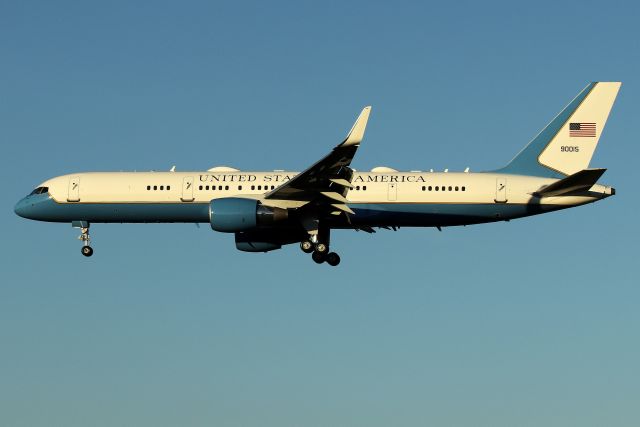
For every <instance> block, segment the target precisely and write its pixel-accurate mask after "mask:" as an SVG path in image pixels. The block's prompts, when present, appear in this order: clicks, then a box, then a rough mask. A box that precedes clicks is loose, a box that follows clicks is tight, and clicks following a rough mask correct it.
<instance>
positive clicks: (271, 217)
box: [209, 197, 289, 252]
mask: <svg viewBox="0 0 640 427" xmlns="http://www.w3.org/2000/svg"><path fill="white" fill-rule="evenodd" d="M288 217H289V215H288V211H287V210H286V209H281V208H274V207H271V206H264V205H262V204H261V203H260V202H259V201H257V200H254V199H243V198H241V197H225V198H222V199H215V200H212V201H211V203H209V223H210V224H211V228H212V229H214V230H215V231H221V232H224V233H237V232H240V231H250V230H255V229H257V228H258V227H261V226H268V225H273V224H275V223H277V222H281V221H285V220H287V218H288ZM238 249H239V248H238ZM275 249H279V248H275ZM260 252H264V251H260Z"/></svg>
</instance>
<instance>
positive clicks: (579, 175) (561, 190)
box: [535, 169, 606, 197]
mask: <svg viewBox="0 0 640 427" xmlns="http://www.w3.org/2000/svg"><path fill="white" fill-rule="evenodd" d="M605 171H606V169H584V170H581V171H580V172H576V173H574V174H573V175H569V176H568V177H566V178H563V179H561V180H559V181H556V182H554V183H553V184H551V185H548V186H546V187H544V188H543V189H541V190H539V191H537V192H536V193H535V194H536V195H537V196H540V197H553V196H561V195H563V194H567V193H573V192H577V191H588V190H589V189H590V188H591V187H593V186H594V185H595V184H596V183H597V182H598V180H599V179H600V177H601V176H602V174H604V173H605Z"/></svg>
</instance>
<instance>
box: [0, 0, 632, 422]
mask: <svg viewBox="0 0 640 427" xmlns="http://www.w3.org/2000/svg"><path fill="white" fill-rule="evenodd" d="M134 3H136V4H134ZM639 12H640V9H639V7H638V4H637V2H625V3H606V4H605V3H602V2H591V1H581V2H555V1H554V2H528V3H526V4H525V3H523V4H517V3H514V2H465V1H463V2H453V3H451V4H447V3H446V2H438V3H433V4H428V3H426V2H416V3H405V2H371V1H367V2H306V1H305V2H302V1H296V2H234V3H233V4H228V3H214V2H206V1H180V2H165V1H158V2H146V3H141V2H129V1H113V2H87V1H77V2H64V1H56V2H49V1H41V2H34V1H20V2H2V3H1V4H0V147H1V149H2V157H1V158H2V167H1V168H0V174H1V175H0V177H1V179H2V182H4V183H5V196H4V198H3V199H4V201H3V202H2V209H1V210H0V227H2V236H3V237H2V244H1V245H0V260H1V265H2V268H1V284H0V424H1V425H3V426H12V427H13V426H16V427H17V426H29V427H33V426H47V427H54V426H65V427H72V426H83V427H84V426H88V425H90V426H177V425H180V426H203V425H215V426H274V427H275V426H277V427H284V426H328V425H337V426H390V425H397V426H415V425H439V426H471V425H472V426H541V425H545V426H567V425H580V426H602V425H616V426H637V425H638V424H640V413H639V412H638V403H639V402H640V383H639V381H638V378H639V377H640V366H639V363H638V361H639V360H640V310H639V309H638V307H639V300H640V285H639V283H640V280H639V279H638V271H639V263H638V238H639V236H640V233H639V232H640V226H639V225H638V224H639V223H638V212H639V211H640V202H639V201H638V197H637V194H638V183H639V182H640V180H639V166H638V164H639V162H640V149H639V148H638V147H639V145H638V139H639V133H640V132H639V131H638V116H639V114H640V110H639V108H638V95H639V88H638V84H637V82H638V78H637V77H638V75H639V73H640V58H639V52H640V46H639V41H640V31H639V30H638V22H639V20H640V13H639ZM592 80H616V81H617V80H620V81H622V82H623V86H622V89H621V92H620V95H619V97H618V100H617V103H616V105H615V106H614V109H613V112H612V115H611V117H610V119H609V122H608V124H607V129H606V130H605V132H604V135H603V137H602V138H601V140H600V146H599V149H598V151H597V152H596V154H595V157H594V160H593V162H592V163H591V165H592V166H594V167H607V168H609V171H608V172H607V173H606V174H605V176H604V177H603V180H602V182H603V183H606V184H609V185H613V186H615V187H616V189H617V191H618V195H617V196H616V197H613V198H610V199H608V200H606V201H602V202H600V203H597V204H593V205H589V206H585V207H581V208H577V209H572V210H567V211H563V212H558V213H552V214H549V215H544V216H540V217H534V218H529V219H525V220H517V221H512V222H510V223H498V224H489V225H480V226H475V227H467V228H449V229H444V231H443V232H442V233H440V232H438V231H436V230H432V229H415V230H410V229H403V230H401V231H400V232H398V233H393V232H389V231H382V232H379V233H377V234H375V235H367V234H364V233H356V232H353V231H339V232H335V233H334V235H333V239H332V243H333V248H334V249H335V250H337V251H338V252H340V254H341V255H342V260H343V262H342V264H341V265H340V266H339V267H338V268H329V267H328V266H326V265H322V266H317V265H315V264H314V263H313V262H312V261H311V260H310V259H309V257H308V256H307V255H304V254H303V253H302V252H301V251H300V250H299V248H298V247H295V246H291V247H287V248H285V249H283V250H281V251H277V252H272V253H268V254H245V253H241V252H238V251H236V249H235V247H234V244H233V237H232V236H230V235H223V234H217V233H214V232H212V231H211V230H210V229H209V228H208V227H206V226H203V227H202V228H200V229H198V228H196V227H195V226H194V225H192V224H191V225H187V224H175V225H100V224H97V225H94V227H93V228H92V236H93V239H94V240H93V246H94V248H95V251H96V253H95V255H94V257H93V258H91V259H85V258H84V257H82V256H81V255H80V242H79V241H78V240H76V236H77V234H78V233H77V230H75V229H72V228H71V226H70V225H64V224H47V223H38V222H33V221H27V220H24V219H21V218H19V217H17V216H16V215H14V213H13V206H14V204H15V202H16V201H17V200H18V199H19V198H21V197H23V196H24V195H26V194H27V193H28V192H30V191H31V190H32V189H33V188H34V187H35V186H36V185H37V184H39V183H40V182H42V181H43V180H45V179H47V178H49V177H52V176H56V175H60V174H64V173H70V172H74V171H91V170H105V171H113V170H150V169H155V170H168V169H169V168H170V167H171V166H172V165H176V166H177V169H178V170H202V169H207V168H209V167H212V166H216V165H230V166H234V167H238V168H241V169H244V170H271V169H289V170H300V169H303V168H305V167H306V166H308V165H310V164H311V163H313V162H314V161H316V160H317V159H318V158H320V157H321V156H323V155H324V154H325V153H327V152H328V150H329V149H331V147H333V146H334V145H335V144H336V143H338V142H339V141H340V140H341V138H343V137H344V135H345V134H346V132H347V131H348V129H349V128H350V126H351V124H352V122H353V120H354V119H355V117H356V115H357V114H358V112H359V111H360V109H361V108H362V107H363V106H364V105H369V104H371V105H373V112H372V116H371V120H370V122H369V128H368V130H367V135H366V138H365V141H364V143H363V145H362V147H361V149H360V150H359V152H358V155H357V157H356V159H355V162H354V164H353V166H354V167H355V168H357V169H359V170H368V169H370V168H372V167H375V166H380V165H386V166H391V167H395V168H398V169H405V170H408V169H423V170H424V169H427V170H428V169H429V168H434V169H439V170H442V169H444V168H449V169H450V170H462V169H464V168H465V167H467V166H469V167H471V169H472V170H476V171H478V170H488V169H492V168H497V167H499V166H502V165H503V164H505V163H506V162H507V161H508V160H510V159H511V158H512V157H513V155H515V153H517V152H518V151H519V150H520V149H521V148H522V147H523V146H524V145H525V144H526V143H527V142H528V141H529V140H530V139H531V138H532V137H533V136H534V135H535V134H536V133H537V132H538V131H539V130H540V129H541V128H542V127H543V126H544V125H545V124H546V123H547V122H548V121H550V120H551V119H552V118H553V116H554V115H555V114H556V113H558V112H559V111H560V110H561V108H562V107H563V106H564V105H566V104H567V103H568V102H569V101H570V100H571V99H572V98H573V97H574V96H575V95H576V94H577V93H578V92H579V91H580V90H581V89H582V88H583V87H584V86H585V85H586V84H587V83H588V82H589V81H592Z"/></svg>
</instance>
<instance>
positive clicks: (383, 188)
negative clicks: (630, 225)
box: [16, 171, 614, 228]
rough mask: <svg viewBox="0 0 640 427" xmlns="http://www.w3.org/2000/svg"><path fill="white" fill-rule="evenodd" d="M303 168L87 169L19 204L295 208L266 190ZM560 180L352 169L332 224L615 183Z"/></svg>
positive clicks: (449, 213)
mask: <svg viewBox="0 0 640 427" xmlns="http://www.w3.org/2000/svg"><path fill="white" fill-rule="evenodd" d="M297 174H298V172H280V171H278V172H225V173H216V172H209V171H204V172H89V173H78V174H71V175H63V176H59V177H56V178H52V179H50V180H47V181H45V182H43V183H42V184H40V185H39V186H38V188H47V192H46V193H42V194H33V195H30V196H28V197H26V198H25V199H23V200H22V201H20V202H19V203H18V205H17V206H16V212H17V213H18V214H19V215H20V216H23V217H25V218H29V219H35V220H40V221H50V222H72V221H88V222H93V223H118V222H134V223H145V222H166V223H171V222H194V223H208V222H210V220H211V217H210V215H211V213H210V210H209V204H210V202H211V201H212V200H215V199H220V198H227V197H242V198H251V199H256V200H259V201H260V202H261V204H263V205H266V206H274V207H280V208H285V209H286V208H297V207H299V206H300V203H298V202H295V201H277V200H276V201H270V200H265V199H264V195H265V194H266V193H268V192H269V191H272V190H273V189H275V188H276V187H278V186H279V185H281V184H283V183H285V182H287V181H289V180H290V179H291V178H292V177H294V176H296V175H297ZM556 181H558V180H557V179H554V178H540V177H531V176H520V175H505V174H497V173H465V172H463V173H454V172H447V173H436V172H382V173H380V172H367V173H361V172H356V173H354V177H353V180H352V187H353V188H352V189H351V190H350V191H349V192H348V194H347V197H346V198H347V201H348V202H347V205H348V206H349V208H351V209H352V210H353V211H354V212H355V215H352V216H350V217H349V221H347V220H346V219H345V217H343V216H338V218H336V219H335V220H334V227H340V228H342V227H344V228H351V227H353V228H358V227H359V226H374V227H402V226H413V227H421V226H423V227H433V226H453V225H469V224H477V223H482V222H493V221H504V220H510V219H514V218H520V217H524V216H529V215H535V214H539V213H543V212H549V211H553V210H558V209H563V208H568V207H573V206H579V205H583V204H586V203H590V202H594V201H597V200H600V199H602V198H605V197H608V196H610V195H612V194H613V193H614V190H613V189H612V188H611V187H607V186H604V185H599V184H596V185H594V186H593V187H592V188H591V189H590V190H589V191H586V192H582V193H579V194H573V195H570V196H562V197H537V196H536V195H535V192H536V191H537V190H539V189H540V188H543V187H544V186H547V185H549V184H551V183H554V182H556Z"/></svg>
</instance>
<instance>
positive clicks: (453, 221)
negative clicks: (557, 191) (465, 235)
mask: <svg viewBox="0 0 640 427" xmlns="http://www.w3.org/2000/svg"><path fill="white" fill-rule="evenodd" d="M349 207H350V208H351V209H353V211H354V212H355V215H353V216H351V223H352V224H353V225H356V226H358V225H368V226H404V227H434V226H453V225H466V224H478V223H483V222H493V221H503V220H505V219H513V218H519V217H523V216H529V215H535V214H538V213H542V212H546V211H549V210H554V209H553V207H551V206H542V205H532V204H497V203H487V204H453V203H446V204H444V203H443V204H437V203H408V204H404V203H397V204H396V203H394V204H350V205H349Z"/></svg>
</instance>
